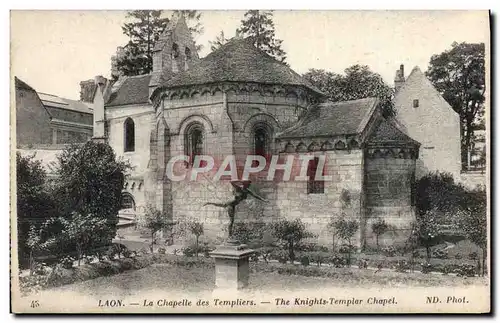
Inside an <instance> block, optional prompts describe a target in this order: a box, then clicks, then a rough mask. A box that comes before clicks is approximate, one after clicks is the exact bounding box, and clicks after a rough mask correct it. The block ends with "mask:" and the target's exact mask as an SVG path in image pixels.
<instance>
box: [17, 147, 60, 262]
mask: <svg viewBox="0 0 500 323" xmlns="http://www.w3.org/2000/svg"><path fill="white" fill-rule="evenodd" d="M16 180H17V203H16V205H17V209H16V211H17V242H18V255H19V259H20V262H23V261H24V260H25V259H24V258H25V257H26V255H27V254H28V253H29V254H30V255H32V250H33V248H34V247H35V246H34V245H33V244H31V242H33V243H35V244H37V243H38V242H34V241H31V242H30V240H32V239H30V238H29V237H30V236H31V237H34V236H33V234H30V230H36V229H38V228H40V225H41V224H42V223H43V222H44V221H45V219H47V218H48V217H50V216H53V215H54V212H55V210H56V206H55V204H54V199H53V194H52V193H51V190H50V188H49V187H48V185H47V183H46V182H47V175H46V172H45V170H44V169H43V167H42V163H41V161H39V160H35V156H21V155H20V154H19V153H17V154H16Z"/></svg>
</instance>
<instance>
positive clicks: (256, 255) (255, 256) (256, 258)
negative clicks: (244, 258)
mask: <svg viewBox="0 0 500 323" xmlns="http://www.w3.org/2000/svg"><path fill="white" fill-rule="evenodd" d="M259 256H260V254H259V252H258V251H256V252H254V253H253V254H252V255H251V256H250V261H253V262H259Z"/></svg>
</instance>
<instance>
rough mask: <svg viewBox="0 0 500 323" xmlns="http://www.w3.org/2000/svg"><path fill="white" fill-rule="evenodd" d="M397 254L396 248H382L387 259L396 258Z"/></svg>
mask: <svg viewBox="0 0 500 323" xmlns="http://www.w3.org/2000/svg"><path fill="white" fill-rule="evenodd" d="M396 252H397V251H396V248H394V247H393V246H388V247H384V248H382V254H383V255H385V256H387V257H394V256H395V255H396Z"/></svg>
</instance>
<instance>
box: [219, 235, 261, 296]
mask: <svg viewBox="0 0 500 323" xmlns="http://www.w3.org/2000/svg"><path fill="white" fill-rule="evenodd" d="M254 252H255V251H254V250H252V249H249V248H247V246H246V245H242V244H239V243H238V242H237V241H234V240H228V241H227V242H226V243H225V244H224V245H221V246H219V247H217V249H215V250H214V251H212V252H211V253H210V256H211V257H212V258H214V259H215V285H216V286H217V288H218V289H224V290H238V289H242V288H245V287H247V286H248V277H249V275H250V267H249V258H250V256H251V255H252V254H253V253H254Z"/></svg>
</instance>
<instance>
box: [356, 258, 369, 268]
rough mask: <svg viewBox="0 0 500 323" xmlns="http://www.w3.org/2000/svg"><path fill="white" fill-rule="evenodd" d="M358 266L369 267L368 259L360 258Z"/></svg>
mask: <svg viewBox="0 0 500 323" xmlns="http://www.w3.org/2000/svg"><path fill="white" fill-rule="evenodd" d="M358 268H359V269H367V268H368V261H367V260H366V259H359V260H358Z"/></svg>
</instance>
